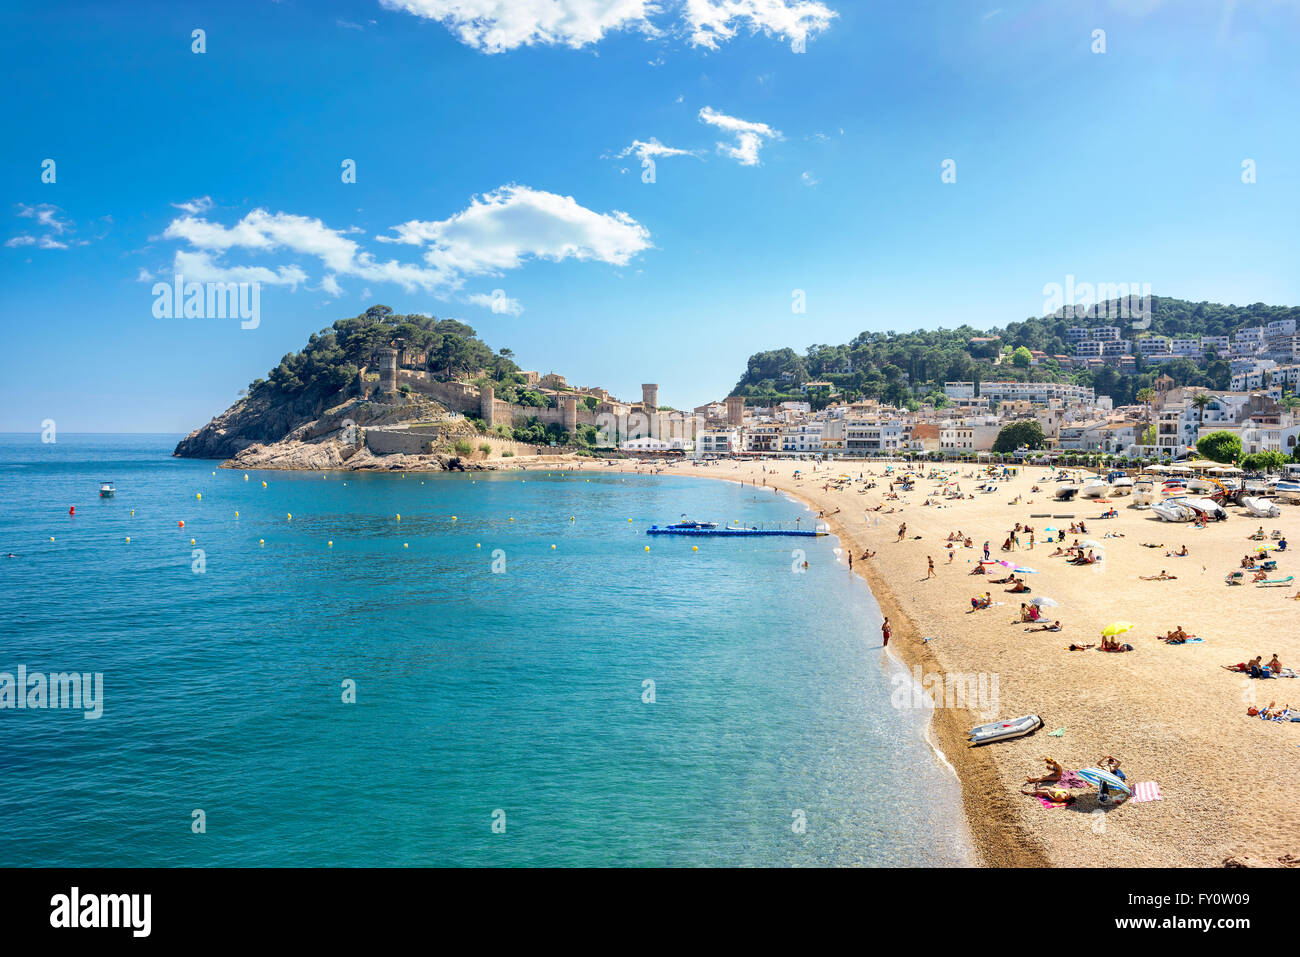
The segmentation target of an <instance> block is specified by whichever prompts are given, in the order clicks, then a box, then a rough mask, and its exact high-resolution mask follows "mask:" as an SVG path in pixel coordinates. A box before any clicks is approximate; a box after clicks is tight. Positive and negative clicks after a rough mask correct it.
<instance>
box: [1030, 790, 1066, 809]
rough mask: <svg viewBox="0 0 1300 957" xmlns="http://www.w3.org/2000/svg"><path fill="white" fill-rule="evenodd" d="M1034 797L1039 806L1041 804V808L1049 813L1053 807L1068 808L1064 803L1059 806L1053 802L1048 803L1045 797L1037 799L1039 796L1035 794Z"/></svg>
mask: <svg viewBox="0 0 1300 957" xmlns="http://www.w3.org/2000/svg"><path fill="white" fill-rule="evenodd" d="M1034 797H1035V798H1037V800H1038V803H1039V804H1041V805H1042V806H1043V807H1045V808H1047V809H1048V810H1049V811H1050V810H1051V809H1052V808H1054V807H1069V806H1070V805H1068V804H1066V803H1064V802H1062V803H1061V804H1057V803H1056V802H1055V801H1049V800H1047V798H1045V797H1039V795H1037V794H1035V795H1034Z"/></svg>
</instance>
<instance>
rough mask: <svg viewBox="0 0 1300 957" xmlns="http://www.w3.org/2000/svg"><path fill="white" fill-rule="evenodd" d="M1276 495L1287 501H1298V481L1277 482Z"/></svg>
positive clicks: (1299, 499)
mask: <svg viewBox="0 0 1300 957" xmlns="http://www.w3.org/2000/svg"><path fill="white" fill-rule="evenodd" d="M1277 497H1278V498H1280V499H1284V500H1285V501H1288V502H1300V482H1278V483H1277Z"/></svg>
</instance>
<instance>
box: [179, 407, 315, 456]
mask: <svg viewBox="0 0 1300 957" xmlns="http://www.w3.org/2000/svg"><path fill="white" fill-rule="evenodd" d="M323 404H324V402H323V400H322V399H321V398H320V397H319V396H299V397H297V398H294V399H290V400H286V401H283V402H273V401H271V400H270V399H267V398H258V399H247V398H246V399H240V400H239V401H238V402H236V403H235V404H234V405H232V406H231V407H230V408H228V409H227V410H226V411H225V412H222V413H221V414H220V415H219V416H217V417H216V418H215V419H213V420H212V421H211V422H209V423H208V424H207V425H205V426H203V427H202V428H201V429H195V430H194V431H193V432H191V433H190V434H189V435H187V436H185V438H183V439H181V440H180V442H179V443H177V445H176V449H175V451H173V452H172V455H176V456H179V457H181V458H187V459H228V458H230V457H231V456H233V455H235V454H237V453H239V452H241V451H243V450H244V449H246V448H248V447H249V446H250V445H253V444H255V443H266V442H277V441H279V440H280V439H282V438H284V437H285V436H286V435H288V434H289V433H290V432H293V431H294V430H295V429H298V428H300V427H302V426H304V425H306V424H308V423H310V422H311V421H313V420H314V419H315V418H316V417H317V416H318V415H319V414H320V412H321V407H322V406H323Z"/></svg>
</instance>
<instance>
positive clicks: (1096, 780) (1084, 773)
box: [1075, 768, 1133, 797]
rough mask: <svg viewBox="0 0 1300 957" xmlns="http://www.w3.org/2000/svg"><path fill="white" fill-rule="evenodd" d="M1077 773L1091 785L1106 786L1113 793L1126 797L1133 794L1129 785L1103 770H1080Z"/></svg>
mask: <svg viewBox="0 0 1300 957" xmlns="http://www.w3.org/2000/svg"><path fill="white" fill-rule="evenodd" d="M1075 773H1076V774H1078V775H1079V777H1081V778H1083V779H1084V780H1085V781H1087V782H1088V783H1089V784H1092V785H1095V786H1097V787H1101V786H1102V785H1103V784H1105V785H1106V787H1108V788H1110V789H1111V790H1113V791H1120V792H1122V793H1123V795H1124V796H1125V797H1129V796H1131V795H1132V794H1133V792H1132V791H1131V790H1129V786H1128V785H1127V784H1125V783H1124V782H1123V781H1121V780H1120V779H1119V778H1117V777H1115V775H1113V774H1111V773H1110V772H1109V771H1103V770H1102V769H1101V768H1080V769H1079V770H1078V771H1076V772H1075Z"/></svg>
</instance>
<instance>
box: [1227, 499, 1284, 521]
mask: <svg viewBox="0 0 1300 957" xmlns="http://www.w3.org/2000/svg"><path fill="white" fill-rule="evenodd" d="M1237 501H1238V502H1239V503H1240V504H1241V507H1242V508H1244V509H1245V510H1246V511H1247V512H1249V513H1250V514H1251V515H1252V516H1254V517H1255V518H1277V517H1278V516H1279V515H1281V514H1282V510H1281V509H1280V508H1278V507H1277V506H1276V505H1274V504H1273V503H1272V502H1270V501H1269V500H1268V499H1266V498H1259V497H1258V496H1255V495H1243V496H1241V498H1239V499H1238V500H1237Z"/></svg>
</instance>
